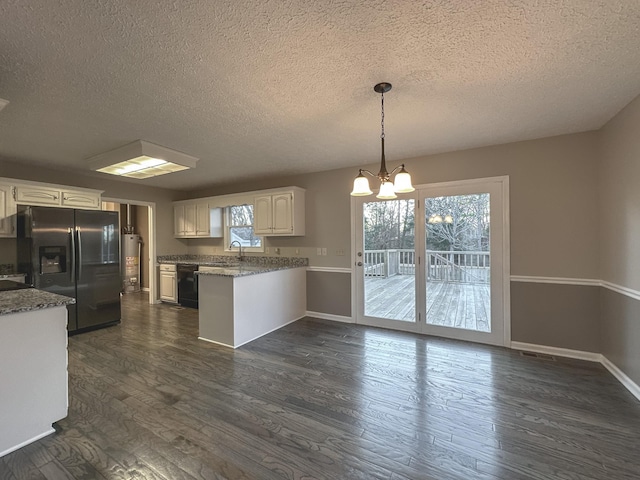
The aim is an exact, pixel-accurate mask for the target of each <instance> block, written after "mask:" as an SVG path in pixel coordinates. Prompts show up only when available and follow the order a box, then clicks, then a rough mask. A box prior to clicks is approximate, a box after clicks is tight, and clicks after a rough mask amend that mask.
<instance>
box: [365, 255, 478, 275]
mask: <svg viewBox="0 0 640 480" xmlns="http://www.w3.org/2000/svg"><path fill="white" fill-rule="evenodd" d="M426 253H427V255H426V273H427V280H430V281H441V282H457V283H489V270H490V266H491V262H490V256H489V252H473V251H472V252H454V251H437V250H427V252H426ZM415 258H416V257H415V251H414V250H410V249H389V250H365V252H364V273H365V277H384V278H387V277H391V276H394V275H415V273H416V261H415Z"/></svg>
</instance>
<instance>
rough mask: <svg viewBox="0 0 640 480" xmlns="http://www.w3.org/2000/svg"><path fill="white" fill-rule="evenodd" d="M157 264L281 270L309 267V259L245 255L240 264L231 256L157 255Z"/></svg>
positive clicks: (236, 258)
mask: <svg viewBox="0 0 640 480" xmlns="http://www.w3.org/2000/svg"><path fill="white" fill-rule="evenodd" d="M156 260H157V261H158V263H165V264H177V263H189V264H195V265H202V266H209V267H237V266H239V265H243V266H247V267H264V268H272V269H276V270H281V269H283V268H296V267H307V266H309V259H308V258H304V257H267V256H258V255H247V256H245V257H243V258H242V261H241V262H240V261H239V260H238V257H236V256H233V255H159V256H158V257H157V258H156Z"/></svg>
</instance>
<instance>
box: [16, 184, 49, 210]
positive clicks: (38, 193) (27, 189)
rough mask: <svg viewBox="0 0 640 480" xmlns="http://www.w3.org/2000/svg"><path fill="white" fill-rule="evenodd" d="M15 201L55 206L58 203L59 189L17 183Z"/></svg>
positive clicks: (23, 203)
mask: <svg viewBox="0 0 640 480" xmlns="http://www.w3.org/2000/svg"><path fill="white" fill-rule="evenodd" d="M16 203H20V204H22V205H44V206H57V205H60V190H56V189H53V188H44V187H31V186H21V185H18V186H17V187H16Z"/></svg>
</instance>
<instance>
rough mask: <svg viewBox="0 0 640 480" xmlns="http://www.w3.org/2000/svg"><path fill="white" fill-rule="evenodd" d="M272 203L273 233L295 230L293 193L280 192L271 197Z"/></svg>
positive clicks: (285, 232)
mask: <svg viewBox="0 0 640 480" xmlns="http://www.w3.org/2000/svg"><path fill="white" fill-rule="evenodd" d="M271 205H272V222H271V227H272V229H271V231H272V233H284V234H287V233H292V232H293V216H292V213H293V195H292V194H291V193H280V194H277V195H273V196H272V198H271Z"/></svg>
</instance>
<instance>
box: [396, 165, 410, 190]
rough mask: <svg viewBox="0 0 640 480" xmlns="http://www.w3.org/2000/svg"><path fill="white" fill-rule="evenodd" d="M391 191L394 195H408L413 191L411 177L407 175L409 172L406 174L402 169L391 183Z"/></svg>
mask: <svg viewBox="0 0 640 480" xmlns="http://www.w3.org/2000/svg"><path fill="white" fill-rule="evenodd" d="M393 190H394V191H395V192H396V193H410V192H413V191H414V190H415V188H413V185H411V175H409V172H407V171H406V170H405V169H404V167H402V169H401V170H400V171H399V172H398V174H397V175H396V178H395V180H394V182H393Z"/></svg>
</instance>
